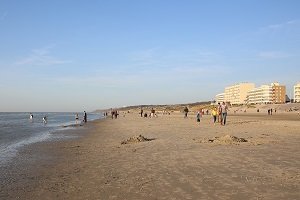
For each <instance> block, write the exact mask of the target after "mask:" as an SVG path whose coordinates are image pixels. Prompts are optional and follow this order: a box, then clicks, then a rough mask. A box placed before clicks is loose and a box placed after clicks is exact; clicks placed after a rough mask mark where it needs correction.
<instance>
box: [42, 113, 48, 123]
mask: <svg viewBox="0 0 300 200" xmlns="http://www.w3.org/2000/svg"><path fill="white" fill-rule="evenodd" d="M43 123H44V124H47V116H46V115H45V116H44V117H43Z"/></svg>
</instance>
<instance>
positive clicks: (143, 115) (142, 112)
mask: <svg viewBox="0 0 300 200" xmlns="http://www.w3.org/2000/svg"><path fill="white" fill-rule="evenodd" d="M140 115H141V117H145V118H147V117H150V118H151V117H157V114H156V113H155V110H154V108H151V111H150V114H149V115H148V113H146V112H145V113H144V110H143V108H141V111H140Z"/></svg>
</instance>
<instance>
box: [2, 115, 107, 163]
mask: <svg viewBox="0 0 300 200" xmlns="http://www.w3.org/2000/svg"><path fill="white" fill-rule="evenodd" d="M75 114H76V113H70V112H33V113H32V115H33V119H30V113H23V112H15V113H13V112H0V166H3V165H5V164H7V163H9V162H10V161H11V160H12V159H13V158H14V157H15V156H16V155H17V153H18V151H19V150H20V149H21V148H22V147H24V146H27V145H30V144H33V143H37V142H42V141H50V140H61V139H68V137H72V136H70V135H66V134H63V132H64V130H67V129H73V128H78V126H74V125H76V124H79V123H82V119H83V113H78V115H79V120H78V121H76V120H75ZM45 116H46V117H47V123H46V124H45V123H43V117H45ZM102 116H103V115H102V114H101V113H87V118H88V121H94V120H97V119H101V118H102ZM58 132H59V133H60V134H57V133H58Z"/></svg>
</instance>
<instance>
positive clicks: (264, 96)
mask: <svg viewBox="0 0 300 200" xmlns="http://www.w3.org/2000/svg"><path fill="white" fill-rule="evenodd" d="M285 96H286V88H285V86H284V85H280V84H279V83H271V84H270V85H262V86H260V87H258V88H254V89H252V90H250V91H249V92H248V97H247V103H248V104H270V103H275V104H282V103H285V102H286V97H285Z"/></svg>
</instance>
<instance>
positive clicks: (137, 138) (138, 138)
mask: <svg viewBox="0 0 300 200" xmlns="http://www.w3.org/2000/svg"><path fill="white" fill-rule="evenodd" d="M151 140H154V139H148V138H145V137H144V136H142V135H139V136H134V137H131V138H129V139H127V140H124V141H122V142H121V144H132V143H139V142H148V141H151Z"/></svg>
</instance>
